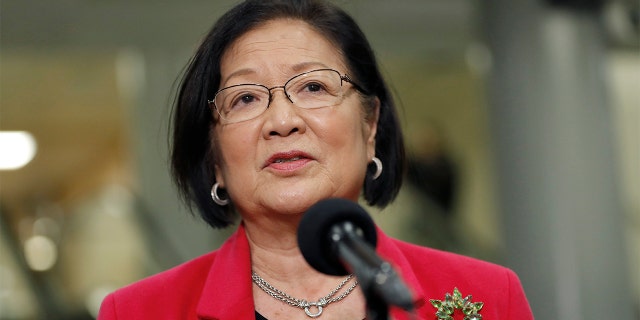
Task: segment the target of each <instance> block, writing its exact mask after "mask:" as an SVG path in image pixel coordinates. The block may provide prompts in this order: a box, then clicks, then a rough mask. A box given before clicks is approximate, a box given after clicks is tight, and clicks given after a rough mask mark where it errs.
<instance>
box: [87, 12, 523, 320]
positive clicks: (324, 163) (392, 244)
mask: <svg viewBox="0 0 640 320" xmlns="http://www.w3.org/2000/svg"><path fill="white" fill-rule="evenodd" d="M403 162H404V147H403V141H402V136H401V132H400V126H399V124H398V121H397V116H396V111H395V107H394V105H393V101H392V100H391V96H390V94H389V92H388V90H387V87H386V85H385V83H384V81H383V79H382V77H381V75H380V73H379V71H378V68H377V65H376V61H375V58H374V55H373V53H372V50H371V48H370V47H369V44H368V42H367V40H366V39H365V37H364V35H363V34H362V32H361V31H360V29H359V28H358V26H357V25H356V24H355V22H354V21H353V20H352V19H351V18H350V17H349V16H348V15H347V14H345V13H344V12H343V11H341V10H340V9H338V8H336V7H334V6H332V5H331V4H329V3H327V2H325V1H314V0H308V1H300V0H297V1H296V0H290V1H285V0H280V1H262V0H261V1H246V2H243V3H241V4H239V5H237V6H236V7H234V8H233V9H231V10H230V11H229V12H227V13H226V14H225V15H223V16H222V17H221V18H220V19H219V21H218V22H217V23H216V24H215V25H214V27H213V29H212V30H211V31H210V32H209V34H208V35H207V37H206V38H205V39H204V41H203V43H202V44H201V46H200V47H199V49H198V51H197V53H196V54H195V56H194V57H193V59H192V61H191V62H190V65H189V68H188V69H187V71H186V73H185V75H184V78H183V80H182V83H181V87H180V91H179V96H178V99H177V104H176V108H175V114H174V144H173V154H172V166H173V173H174V177H175V181H176V182H177V185H178V187H179V188H180V190H181V192H182V194H183V196H184V197H185V199H186V200H187V202H188V203H190V204H192V205H195V206H197V208H198V210H199V212H200V214H201V216H202V218H203V219H204V220H205V221H206V222H207V223H209V224H210V225H211V226H213V227H217V228H222V227H227V226H229V225H231V224H232V223H234V222H235V221H236V217H235V215H236V213H237V214H238V215H239V217H240V219H241V222H240V224H239V227H238V230H237V231H236V233H235V234H234V235H232V236H231V237H230V238H229V239H228V240H227V241H226V242H225V244H223V246H222V247H221V248H220V249H218V250H216V251H214V252H211V253H209V254H206V255H204V256H202V257H199V258H196V259H194V260H192V261H189V262H187V263H185V264H183V265H180V266H178V267H176V268H173V269H171V270H168V271H165V272H163V273H161V274H158V275H156V276H153V277H150V278H148V279H145V280H142V281H140V282H138V283H135V284H133V285H130V286H128V287H126V288H123V289H120V290H118V291H116V292H114V293H112V294H111V295H109V296H108V297H107V298H106V299H105V301H104V302H103V305H102V308H101V313H100V316H99V319H105V320H106V319H310V318H313V317H317V318H321V319H327V320H328V319H341V320H344V319H363V318H365V316H366V314H365V313H366V311H365V306H366V303H365V298H364V295H363V293H362V291H361V290H359V287H358V283H357V281H356V279H354V278H353V277H346V278H345V277H335V276H329V275H324V274H321V273H319V272H317V271H315V270H314V269H312V268H311V267H310V266H309V265H308V264H307V263H306V261H305V260H304V258H303V257H302V255H301V253H300V250H299V249H298V247H297V241H296V231H297V227H298V223H299V221H300V219H301V217H302V215H303V213H304V212H305V211H306V210H307V209H308V208H309V207H310V206H311V205H313V204H315V203H316V202H318V201H320V200H322V199H326V198H331V197H338V198H345V199H350V200H353V201H357V200H358V198H359V197H360V195H361V194H362V195H363V196H364V199H365V200H366V201H367V202H368V203H369V204H370V205H377V206H381V207H383V206H385V205H387V204H388V203H389V202H390V201H392V200H393V199H394V198H395V196H396V194H397V193H398V190H399V188H400V184H401V180H402V172H403ZM378 238H379V240H378V248H377V250H378V253H379V254H380V255H381V256H383V257H385V258H386V259H388V260H389V261H391V262H392V263H393V264H394V265H395V266H396V268H397V270H398V272H399V273H400V274H401V275H402V276H403V278H404V280H405V281H406V282H407V284H408V285H409V286H410V287H411V289H412V290H413V295H414V297H415V309H416V311H415V312H416V314H417V315H418V317H419V318H420V319H435V318H436V317H437V316H436V313H437V314H438V315H439V317H440V319H449V318H447V316H455V317H456V319H458V318H460V319H462V316H460V315H461V314H462V311H463V310H462V307H464V306H466V307H467V310H466V311H467V315H468V317H469V318H467V319H480V318H481V317H482V316H483V317H484V318H485V319H494V320H495V319H516V318H517V319H530V318H531V312H530V310H529V306H528V304H527V301H526V298H525V297H524V293H523V291H522V288H521V286H520V283H519V281H518V279H517V277H516V276H515V274H514V273H513V272H511V271H509V270H508V269H505V268H502V267H499V266H496V265H491V264H488V263H485V262H480V261H476V260H472V259H470V258H465V257H461V256H457V255H453V254H449V253H444V252H439V251H435V250H431V249H427V248H420V247H417V246H413V245H410V244H406V243H402V242H400V241H397V240H394V239H391V238H388V237H387V236H385V235H384V234H383V233H382V232H380V231H379V235H378ZM460 292H462V293H463V294H465V296H466V295H467V294H473V295H474V296H473V299H472V300H471V299H467V301H466V305H465V301H463V300H464V299H463V298H464V297H465V296H461V294H460ZM448 293H449V294H451V295H450V297H449V299H448V300H447V299H446V298H445V297H446V296H447V294H448ZM431 300H433V301H431ZM307 301H308V302H307ZM438 301H441V302H438ZM471 301H473V302H483V303H484V305H481V304H479V303H477V304H476V303H471ZM456 303H458V304H459V305H457V304H456ZM391 316H392V318H393V319H408V318H409V315H408V314H406V313H404V312H403V311H402V310H399V309H392V310H391Z"/></svg>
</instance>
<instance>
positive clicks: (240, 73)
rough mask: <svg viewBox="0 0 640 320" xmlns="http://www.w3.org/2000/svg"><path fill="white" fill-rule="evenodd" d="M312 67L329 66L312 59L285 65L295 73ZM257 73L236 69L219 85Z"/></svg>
mask: <svg viewBox="0 0 640 320" xmlns="http://www.w3.org/2000/svg"><path fill="white" fill-rule="evenodd" d="M312 67H318V68H329V66H327V65H326V64H324V63H322V62H313V61H309V62H302V63H298V64H294V65H293V66H287V67H286V68H290V69H291V70H292V71H293V72H296V73H298V72H300V73H301V72H304V71H306V70H309V69H310V68H312ZM282 69H285V67H284V66H282ZM257 73H258V72H257V71H256V70H255V69H251V68H244V69H240V70H236V71H234V72H232V73H231V74H230V75H229V76H227V77H226V78H225V79H224V80H223V81H221V82H220V84H221V85H222V84H226V83H227V82H229V80H230V79H232V78H235V77H240V76H245V75H251V74H257ZM292 76H293V75H292Z"/></svg>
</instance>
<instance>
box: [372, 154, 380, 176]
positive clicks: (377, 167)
mask: <svg viewBox="0 0 640 320" xmlns="http://www.w3.org/2000/svg"><path fill="white" fill-rule="evenodd" d="M371 161H373V163H375V164H376V173H374V174H373V180H376V179H378V178H379V177H380V175H381V174H382V161H380V159H378V157H373V158H372V159H371Z"/></svg>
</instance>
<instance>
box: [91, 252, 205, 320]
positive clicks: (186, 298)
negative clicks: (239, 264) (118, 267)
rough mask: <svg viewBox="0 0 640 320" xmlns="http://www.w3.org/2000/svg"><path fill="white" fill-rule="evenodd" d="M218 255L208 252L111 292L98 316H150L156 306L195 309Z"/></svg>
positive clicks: (101, 317)
mask: <svg viewBox="0 0 640 320" xmlns="http://www.w3.org/2000/svg"><path fill="white" fill-rule="evenodd" d="M216 255H217V251H213V252H210V253H207V254H205V255H202V256H200V257H197V258H195V259H192V260H189V261H187V262H185V263H182V264H180V265H178V266H175V267H173V268H171V269H168V270H166V271H163V272H160V273H157V274H155V275H152V276H149V277H147V278H144V279H142V280H139V281H136V282H134V283H132V284H129V285H127V286H125V287H122V288H120V289H118V290H116V291H114V292H112V293H111V294H109V295H108V296H107V297H106V298H105V299H104V301H103V303H102V306H101V310H100V315H101V316H100V317H99V319H101V320H102V319H116V317H115V315H116V314H125V315H127V316H126V317H128V318H130V317H131V316H132V315H143V314H144V315H146V316H150V314H153V311H152V310H154V309H155V308H154V307H157V306H163V308H171V306H189V307H188V308H187V310H189V311H191V310H195V303H197V301H198V299H194V297H196V296H199V295H200V292H201V291H202V287H203V286H204V283H205V280H206V277H207V276H208V274H209V270H210V268H211V265H212V264H213V262H214V261H215V258H216ZM158 310H160V309H158ZM107 314H113V315H114V317H109V316H107ZM120 318H121V317H120ZM145 318H146V317H145ZM140 319H142V318H140Z"/></svg>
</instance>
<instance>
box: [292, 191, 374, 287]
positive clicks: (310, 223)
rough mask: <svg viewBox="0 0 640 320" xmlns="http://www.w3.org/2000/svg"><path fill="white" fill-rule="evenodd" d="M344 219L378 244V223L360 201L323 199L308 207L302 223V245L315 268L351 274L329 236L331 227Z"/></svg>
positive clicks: (364, 236)
mask: <svg viewBox="0 0 640 320" xmlns="http://www.w3.org/2000/svg"><path fill="white" fill-rule="evenodd" d="M344 222H351V223H352V224H353V225H355V226H356V227H358V228H360V229H361V230H362V232H363V234H362V238H363V240H364V241H366V242H367V243H369V244H370V245H371V246H372V247H373V248H375V247H376V243H377V234H376V227H375V224H374V223H373V220H372V219H371V217H370V216H369V214H368V213H367V212H366V211H365V210H364V209H363V208H362V207H361V206H360V205H359V204H357V203H355V202H353V201H350V200H346V199H339V198H331V199H326V200H321V201H319V202H318V203H316V204H314V205H313V206H311V207H310V208H309V210H307V212H306V213H305V215H304V216H303V217H302V220H301V221H300V225H299V226H298V246H299V247H300V251H302V255H303V256H304V258H305V259H306V260H307V262H308V263H309V265H311V266H312V267H313V268H314V269H316V270H318V271H320V272H322V273H325V274H330V275H336V276H338V275H347V274H348V273H349V272H348V271H347V270H346V269H345V267H344V266H343V265H342V263H341V262H340V259H339V257H338V253H337V252H335V251H336V250H335V246H334V245H333V242H332V240H331V239H330V238H329V235H330V232H331V227H332V226H334V225H337V224H340V223H344Z"/></svg>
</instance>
